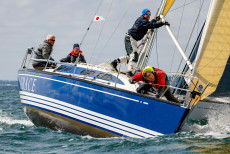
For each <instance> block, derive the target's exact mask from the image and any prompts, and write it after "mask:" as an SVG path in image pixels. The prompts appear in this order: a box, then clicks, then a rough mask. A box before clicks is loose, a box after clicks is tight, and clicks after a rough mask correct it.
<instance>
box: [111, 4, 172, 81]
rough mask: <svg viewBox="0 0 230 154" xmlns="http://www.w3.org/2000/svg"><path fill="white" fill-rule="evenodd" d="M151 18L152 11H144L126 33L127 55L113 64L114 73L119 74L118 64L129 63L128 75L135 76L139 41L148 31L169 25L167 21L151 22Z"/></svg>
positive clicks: (153, 20)
mask: <svg viewBox="0 0 230 154" xmlns="http://www.w3.org/2000/svg"><path fill="white" fill-rule="evenodd" d="M150 16H151V12H150V10H149V9H144V10H143V11H142V15H141V16H140V17H139V18H137V20H136V21H135V23H134V24H133V26H132V28H131V29H129V30H128V33H126V35H125V49H126V53H127V55H126V56H122V57H119V58H117V59H115V60H113V61H112V62H111V66H112V67H113V69H114V71H116V72H118V70H117V64H118V63H128V72H127V75H129V76H133V73H134V71H135V69H136V64H137V61H138V53H137V41H139V40H141V39H142V38H143V37H144V36H145V34H146V33H147V31H148V29H154V28H159V27H161V26H163V25H169V23H168V22H167V21H165V22H157V20H156V19H152V20H151V21H149V19H150Z"/></svg>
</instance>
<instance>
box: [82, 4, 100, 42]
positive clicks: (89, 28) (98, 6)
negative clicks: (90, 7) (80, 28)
mask: <svg viewBox="0 0 230 154" xmlns="http://www.w3.org/2000/svg"><path fill="white" fill-rule="evenodd" d="M102 2H103V0H101V2H100V4H99V5H98V7H97V9H96V11H95V14H94V16H93V18H92V20H91V22H90V24H89V27H88V28H87V29H86V32H85V34H84V36H83V38H82V40H81V42H80V46H81V45H82V43H83V41H84V39H85V37H86V35H87V33H88V31H89V29H90V26H91V25H92V23H93V19H94V17H95V16H96V15H97V12H98V10H99V8H100V6H101V4H102Z"/></svg>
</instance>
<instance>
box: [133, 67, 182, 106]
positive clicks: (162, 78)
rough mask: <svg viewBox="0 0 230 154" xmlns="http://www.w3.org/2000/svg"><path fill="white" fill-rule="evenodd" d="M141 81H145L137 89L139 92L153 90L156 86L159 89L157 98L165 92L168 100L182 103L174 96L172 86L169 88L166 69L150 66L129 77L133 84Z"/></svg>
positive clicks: (143, 92)
mask: <svg viewBox="0 0 230 154" xmlns="http://www.w3.org/2000/svg"><path fill="white" fill-rule="evenodd" d="M140 81H143V82H144V83H143V84H141V85H140V86H139V87H138V88H137V89H136V90H137V92H138V93H142V94H145V93H146V92H147V91H151V90H153V89H152V88H154V89H155V90H156V91H157V95H156V97H157V98H159V97H160V96H161V95H162V94H163V93H164V96H165V97H166V98H167V100H169V101H173V102H176V103H180V102H179V100H178V99H177V98H175V97H174V96H173V94H172V93H171V90H170V88H167V86H168V85H169V81H168V77H167V75H166V73H165V72H164V71H162V70H160V69H158V68H154V67H152V66H148V67H146V68H145V69H144V70H143V71H141V72H139V73H137V74H136V75H135V76H133V77H131V78H130V79H129V82H130V83H131V84H134V83H137V82H140ZM166 89H167V90H166ZM165 90H166V91H165Z"/></svg>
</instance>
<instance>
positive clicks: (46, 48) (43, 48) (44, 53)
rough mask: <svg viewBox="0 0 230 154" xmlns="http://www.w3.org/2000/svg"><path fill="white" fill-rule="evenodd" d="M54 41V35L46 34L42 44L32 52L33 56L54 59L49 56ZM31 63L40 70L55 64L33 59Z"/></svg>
mask: <svg viewBox="0 0 230 154" xmlns="http://www.w3.org/2000/svg"><path fill="white" fill-rule="evenodd" d="M54 43H55V36H54V35H51V34H49V35H47V37H46V40H45V41H44V42H43V43H42V44H40V45H39V47H38V49H37V50H36V51H35V52H34V58H35V59H49V60H53V61H54V59H53V58H52V57H51V53H52V51H53V45H54ZM32 65H33V67H34V68H35V69H40V70H42V69H44V68H45V67H50V66H51V65H55V64H52V63H47V62H38V61H33V62H32Z"/></svg>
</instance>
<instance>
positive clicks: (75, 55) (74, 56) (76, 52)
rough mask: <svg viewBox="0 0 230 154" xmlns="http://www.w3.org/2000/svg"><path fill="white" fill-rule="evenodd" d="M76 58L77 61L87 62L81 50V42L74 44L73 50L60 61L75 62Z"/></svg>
mask: <svg viewBox="0 0 230 154" xmlns="http://www.w3.org/2000/svg"><path fill="white" fill-rule="evenodd" d="M76 60H77V62H82V63H86V60H85V57H84V55H83V54H82V51H81V50H80V46H79V44H74V45H73V50H72V51H71V52H70V53H69V54H68V55H67V57H66V58H62V59H60V62H68V63H75V62H76Z"/></svg>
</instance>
